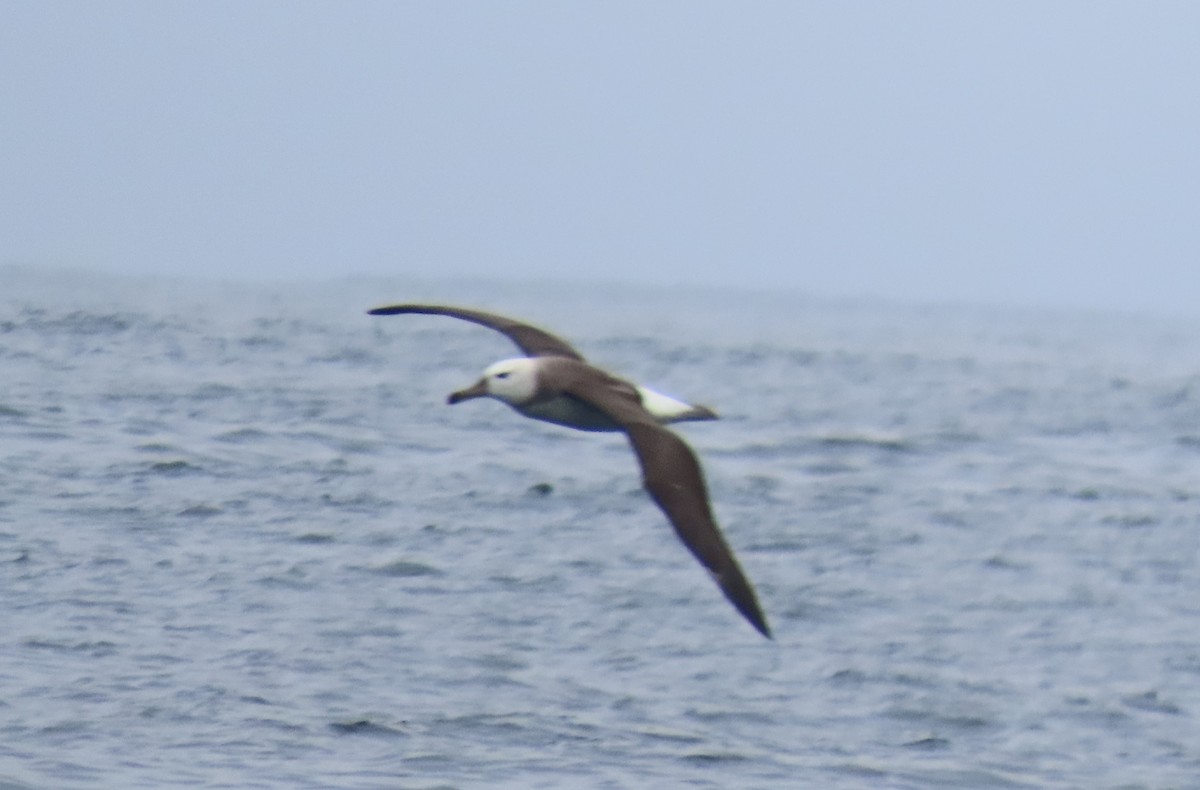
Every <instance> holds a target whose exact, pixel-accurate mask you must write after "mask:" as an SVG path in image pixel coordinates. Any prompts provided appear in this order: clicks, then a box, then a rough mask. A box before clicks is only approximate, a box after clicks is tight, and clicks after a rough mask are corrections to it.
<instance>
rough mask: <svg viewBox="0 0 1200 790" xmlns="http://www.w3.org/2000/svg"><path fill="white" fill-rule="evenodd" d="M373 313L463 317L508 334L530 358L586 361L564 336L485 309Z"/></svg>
mask: <svg viewBox="0 0 1200 790" xmlns="http://www.w3.org/2000/svg"><path fill="white" fill-rule="evenodd" d="M367 313H368V314H370V315H406V314H419V315H448V316H450V317H451V318H461V319H462V320H464V321H470V322H472V323H475V324H479V325H480V326H486V327H487V328H488V329H495V330H496V331H497V332H500V333H501V334H503V335H505V336H507V337H508V339H509V340H511V341H512V342H514V343H516V344H517V348H519V349H521V351H522V352H524V354H525V356H527V357H568V358H570V359H578V360H580V361H581V362H582V361H583V356H582V355H580V353H579V352H578V351H576V350H575V349H573V348H571V345H570V344H569V343H567V342H566V341H565V340H563V339H562V338H558V337H555V336H554V335H552V334H550V333H549V332H547V331H545V330H544V329H538V328H537V327H536V326H530V325H529V324H523V323H521V322H520V321H514V320H513V319H511V318H505V317H504V316H502V315H494V314H492V313H485V312H483V311H481V310H467V309H464V308H461V307H445V306H443V305H436V304H394V305H390V306H388V307H376V308H375V309H374V310H368V311H367Z"/></svg>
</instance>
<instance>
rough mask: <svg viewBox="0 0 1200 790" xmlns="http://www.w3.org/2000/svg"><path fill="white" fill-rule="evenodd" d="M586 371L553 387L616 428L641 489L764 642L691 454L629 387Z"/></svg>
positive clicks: (766, 631)
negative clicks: (633, 458)
mask: <svg viewBox="0 0 1200 790" xmlns="http://www.w3.org/2000/svg"><path fill="white" fill-rule="evenodd" d="M562 367H563V368H571V367H580V368H582V367H585V366H562ZM586 367H587V371H585V372H582V373H577V374H574V375H570V374H568V375H563V376H561V378H562V379H563V380H562V381H559V382H557V383H558V385H559V386H560V388H561V390H562V391H564V392H566V393H567V394H569V395H571V396H573V397H575V398H578V399H579V400H582V401H585V402H586V403H589V404H590V405H592V406H594V407H595V408H597V409H600V410H601V411H603V412H604V413H605V414H607V415H608V416H609V417H611V418H612V419H613V420H614V421H615V422H616V423H617V424H618V425H620V426H621V428H622V429H623V430H624V431H625V433H626V434H627V435H628V436H629V442H630V444H632V445H633V450H634V452H635V453H636V454H637V457H638V462H639V463H640V464H641V467H642V483H643V485H645V487H646V490H647V491H648V492H649V493H650V496H651V497H653V498H654V501H655V502H656V503H658V506H659V507H660V508H661V509H662V511H663V513H665V514H666V516H667V518H668V519H669V520H670V521H671V525H672V526H673V527H675V532H676V534H678V535H679V539H680V540H682V541H683V544H684V545H685V546H687V547H688V550H689V551H691V552H692V554H693V555H694V556H695V557H696V559H698V560H699V561H700V564H701V565H703V566H704V567H705V568H707V569H708V571H709V573H711V574H712V577H713V579H714V580H715V581H716V583H717V585H718V586H720V588H721V591H722V592H724V593H725V597H726V598H728V599H729V601H730V603H732V604H733V605H734V606H735V607H736V608H737V610H738V611H739V612H741V613H742V616H743V617H745V618H746V619H747V620H749V621H750V624H751V625H753V626H754V627H755V628H756V629H758V631H759V632H760V633H761V634H762V635H763V636H765V637H768V638H770V636H771V628H770V626H768V625H767V620H766V618H765V617H764V616H763V613H762V609H761V608H760V607H759V605H758V597H757V596H756V595H755V594H754V588H753V587H752V586H751V585H750V581H749V580H748V579H747V578H746V575H745V574H744V573H742V569H741V567H740V566H739V565H738V563H737V559H735V558H734V556H733V551H732V550H730V548H729V545H728V544H727V543H725V539H724V537H722V535H721V531H720V529H718V527H717V522H716V519H714V518H713V514H712V509H711V507H710V506H709V502H708V489H707V487H706V486H705V484H704V474H703V472H702V471H701V470H700V463H699V461H697V460H696V455H695V453H693V452H692V450H691V448H690V447H688V446H687V443H685V442H684V441H683V439H680V438H679V437H678V436H677V435H675V434H674V433H672V432H671V431H668V430H667V429H666V428H664V427H662V426H661V425H659V424H658V422H657V421H656V420H655V419H654V418H653V417H652V416H651V415H650V414H649V412H647V411H646V410H645V409H644V408H642V405H641V402H640V400H639V398H638V394H637V391H636V390H635V389H634V388H633V387H631V386H630V385H628V384H626V383H625V382H623V381H620V380H619V379H615V378H612V377H610V376H608V375H607V374H605V373H603V372H602V371H599V370H596V369H595V368H592V367H590V366H586ZM598 379H600V380H598Z"/></svg>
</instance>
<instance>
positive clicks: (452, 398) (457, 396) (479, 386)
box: [446, 379, 488, 405]
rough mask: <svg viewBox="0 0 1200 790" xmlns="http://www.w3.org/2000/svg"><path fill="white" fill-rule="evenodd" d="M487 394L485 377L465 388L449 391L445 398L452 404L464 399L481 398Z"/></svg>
mask: <svg viewBox="0 0 1200 790" xmlns="http://www.w3.org/2000/svg"><path fill="white" fill-rule="evenodd" d="M487 394H488V391H487V379H480V380H479V381H477V382H475V383H474V384H472V385H471V386H469V387H467V388H466V389H465V390H459V391H458V392H451V393H450V395H449V397H447V398H446V403H449V404H451V405H453V404H455V403H459V402H461V401H464V400H470V399H471V398H483V397H486V396H487Z"/></svg>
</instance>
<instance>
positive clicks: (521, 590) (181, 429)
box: [0, 269, 1200, 790]
mask: <svg viewBox="0 0 1200 790" xmlns="http://www.w3.org/2000/svg"><path fill="white" fill-rule="evenodd" d="M419 299H425V300H429V299H437V300H441V301H445V302H450V303H459V304H470V305H475V306H480V307H486V308H491V309H493V310H497V311H501V312H507V313H510V314H512V315H515V316H518V317H522V318H526V319H527V320H531V321H534V322H536V323H539V324H542V325H545V326H546V327H548V328H550V329H552V330H555V331H558V332H560V333H562V334H563V335H564V336H565V337H566V338H567V339H569V340H570V341H572V342H573V343H574V344H575V345H576V346H577V347H578V348H580V349H581V350H582V351H583V352H584V353H585V354H587V355H588V356H589V358H590V359H591V360H592V361H593V362H595V363H597V364H599V365H601V366H603V367H605V368H607V369H610V370H612V371H614V372H618V373H620V374H622V375H625V376H628V377H630V378H633V379H636V380H638V381H640V382H642V383H644V384H647V385H649V386H652V387H655V388H656V389H659V390H662V391H665V392H668V393H670V394H673V395H676V396H679V397H682V398H685V399H689V400H693V401H697V402H700V403H704V404H707V405H709V406H712V407H714V408H715V409H717V410H718V411H719V412H721V414H722V416H723V419H722V420H720V421H717V422H711V423H694V424H689V425H685V426H681V427H679V432H680V433H681V434H683V435H685V436H686V438H687V440H688V441H689V442H690V443H691V444H692V445H693V447H694V448H695V449H696V451H697V452H698V454H699V456H700V458H701V460H702V463H703V464H704V467H705V470H706V473H707V475H708V479H709V484H710V488H711V492H712V497H713V501H714V507H715V510H716V512H717V515H718V518H719V520H720V521H721V523H722V525H723V528H724V530H725V533H726V536H727V538H728V540H729V542H730V543H731V544H732V546H733V547H734V549H735V550H736V552H737V553H738V556H739V557H740V559H741V562H742V565H743V567H744V568H745V570H746V572H747V574H748V575H749V576H750V577H751V578H752V579H753V581H754V583H755V584H756V586H757V588H758V591H759V596H760V598H761V600H762V603H763V606H764V608H765V610H766V612H767V615H768V617H769V618H770V621H771V623H772V626H773V627H774V630H775V633H776V639H775V640H774V641H768V640H765V639H763V638H762V637H760V636H759V635H758V634H756V633H755V632H754V631H753V629H751V628H750V627H749V626H748V625H747V624H746V623H745V622H744V621H743V620H742V619H741V618H740V617H739V616H738V614H737V613H736V612H735V611H734V610H733V608H732V607H731V606H729V604H728V603H727V602H726V601H725V600H724V598H723V597H722V596H721V595H720V593H719V591H718V590H717V589H716V587H715V586H714V585H713V584H712V583H711V581H710V580H709V578H708V577H707V574H706V573H704V571H703V570H702V569H701V568H700V567H699V566H698V565H697V564H696V563H695V562H694V561H693V560H692V558H691V556H690V555H689V554H688V553H687V551H686V550H684V548H683V547H682V546H681V545H680V544H679V543H678V542H677V540H676V538H675V536H674V534H673V532H672V530H671V529H670V527H669V526H668V524H667V522H666V521H665V519H664V518H663V516H662V515H661V513H660V512H659V511H658V510H657V509H656V508H655V507H654V506H653V504H652V503H651V502H650V500H649V499H648V497H647V496H646V495H645V494H644V493H643V492H642V490H641V488H640V482H639V478H638V472H637V467H636V464H635V462H634V459H633V457H632V454H631V453H630V451H629V448H628V445H627V443H626V442H625V441H624V440H623V438H622V437H621V436H620V435H611V434H609V435H598V434H586V433H582V432H572V431H570V430H568V429H564V428H558V427H556V426H552V425H546V424H542V423H538V422H535V421H532V420H528V419H525V418H522V417H520V416H518V415H516V414H515V413H513V412H512V411H511V410H509V409H508V408H507V407H505V406H503V405H502V404H499V403H496V402H493V401H472V402H469V403H464V404H461V405H457V406H454V407H450V406H447V405H446V404H445V396H446V394H447V393H448V392H450V391H451V390H454V389H457V388H460V387H462V386H464V385H465V384H468V383H470V382H472V381H474V379H475V378H476V377H477V375H478V373H479V371H480V370H481V369H482V368H483V367H484V366H485V365H487V364H489V363H490V362H492V361H494V360H496V359H499V358H503V357H506V356H512V355H514V349H513V348H512V347H511V345H510V344H509V343H508V342H507V341H506V340H505V339H504V338H503V337H502V336H500V335H498V334H495V333H492V332H489V331H488V330H486V329H482V328H480V327H476V326H473V325H470V324H466V323H462V322H457V321H454V320H451V319H447V318H437V317H416V316H401V317H390V318H372V317H368V316H367V315H365V314H364V311H365V310H366V309H367V308H370V307H374V306H378V305H381V304H387V303H390V302H396V301H410V300H419ZM0 604H2V605H3V614H2V618H0V788H3V789H4V790H26V789H28V788H165V787H181V786H187V787H195V788H355V789H357V788H566V787H571V788H574V787H580V788H593V787H594V788H649V787H654V788H657V787H664V788H666V787H708V788H833V789H835V790H837V789H839V788H913V789H918V788H920V789H924V788H1005V789H1007V788H1195V787H1200V323H1198V322H1196V321H1191V320H1188V319H1182V318H1179V319H1168V318H1155V317H1146V316H1131V315H1116V314H1100V313H1095V314H1083V313H1061V312H1053V311H1047V310H1006V309H1000V308H988V309H966V308H954V307H930V306H924V307H917V306H903V305H889V304H886V303H879V302H873V303H858V302H853V301H830V300H819V299H812V298H806V297H803V296H799V295H787V294H749V293H736V292H725V293H719V292H707V291H703V290H695V289H692V290H675V289H668V288H660V289H653V288H645V289H640V290H639V289H623V288H617V287H611V286H610V287H599V286H581V287H569V286H568V285H564V284H550V285H540V286H534V285H525V286H517V285H496V284H490V285H489V284H478V283H476V284H472V283H462V282H460V283H454V282H441V283H438V282H428V281H421V282H416V281H406V280H404V279H402V278H398V279H396V280H394V281H390V282H384V281H376V282H369V281H345V282H338V283H329V284H323V285H320V286H316V285H299V284H292V285H269V284H259V285H222V284H213V283H198V282H188V281H183V280H178V281H176V280H170V279H123V278H115V277H113V278H107V277H99V276H79V275H66V274H47V273H38V272H34V271H30V270H17V269H6V270H0Z"/></svg>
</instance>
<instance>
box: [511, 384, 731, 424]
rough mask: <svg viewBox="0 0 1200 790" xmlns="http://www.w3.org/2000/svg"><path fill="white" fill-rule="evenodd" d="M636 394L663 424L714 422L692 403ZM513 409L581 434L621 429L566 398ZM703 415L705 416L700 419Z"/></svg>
mask: <svg viewBox="0 0 1200 790" xmlns="http://www.w3.org/2000/svg"><path fill="white" fill-rule="evenodd" d="M637 391H638V395H639V396H640V397H641V399H642V406H643V407H644V408H645V409H646V411H648V412H650V414H651V416H653V417H654V419H656V420H658V421H659V422H661V423H664V424H665V423H670V422H682V421H684V420H695V419H711V416H710V415H709V414H708V413H707V412H705V411H702V410H698V409H697V407H695V406H693V405H692V404H690V403H684V402H683V401H681V400H676V399H675V398H672V397H671V396H670V395H663V394H662V393H661V392H655V391H654V390H652V389H650V388H648V387H640V386H639V387H637ZM513 408H514V409H516V410H517V411H519V412H520V413H521V414H524V415H525V416H526V417H532V418H533V419H535V420H543V421H545V422H552V423H554V424H556V425H565V426H566V427H568V428H577V429H579V430H581V431H619V430H621V428H620V426H618V425H617V424H616V423H615V422H613V421H612V419H610V418H609V417H608V415H606V414H604V412H602V411H600V410H599V409H596V408H593V407H592V406H589V405H588V404H586V403H584V402H583V401H580V400H576V399H575V398H572V397H569V396H565V395H560V396H558V397H556V398H551V399H549V400H544V401H540V402H538V403H534V404H530V405H521V406H517V405H513ZM701 414H703V416H700V415H701Z"/></svg>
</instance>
